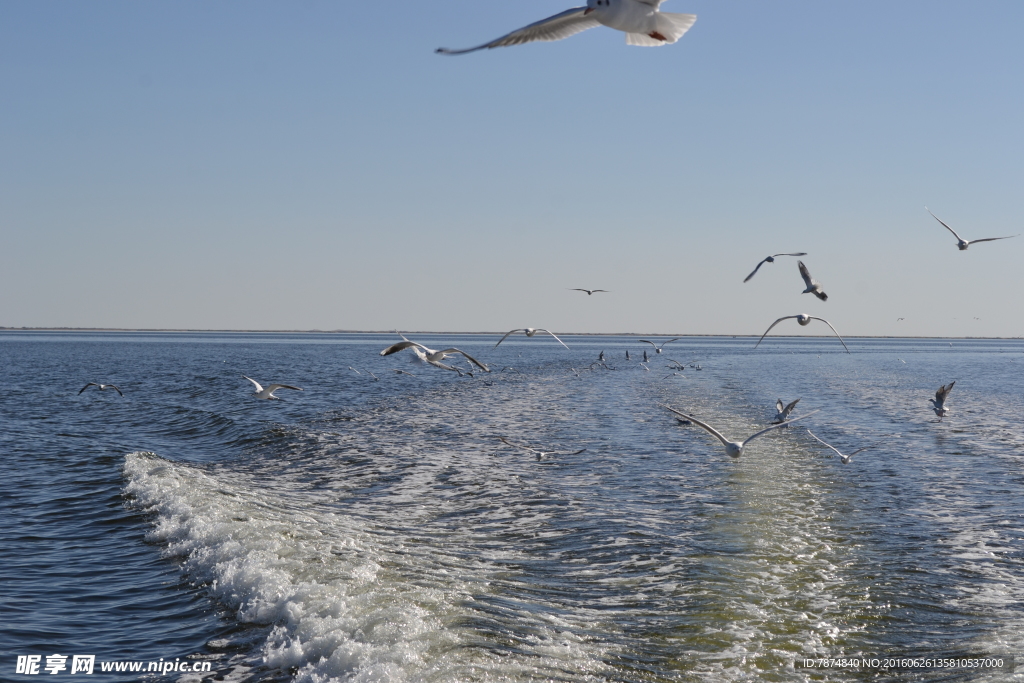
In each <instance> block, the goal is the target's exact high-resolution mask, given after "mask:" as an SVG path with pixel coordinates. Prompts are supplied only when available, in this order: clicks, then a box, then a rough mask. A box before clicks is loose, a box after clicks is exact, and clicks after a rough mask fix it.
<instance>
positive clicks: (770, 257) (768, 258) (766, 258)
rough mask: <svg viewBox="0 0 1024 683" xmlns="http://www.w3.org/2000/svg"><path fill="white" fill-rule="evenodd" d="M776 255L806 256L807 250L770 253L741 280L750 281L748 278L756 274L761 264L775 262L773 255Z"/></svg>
mask: <svg viewBox="0 0 1024 683" xmlns="http://www.w3.org/2000/svg"><path fill="white" fill-rule="evenodd" d="M776 256H807V252H806V251H798V252H796V253H794V254H772V255H771V256H766V257H765V259H764V260H763V261H761V262H760V263H758V264H757V268H754V272H752V273H751V274H750V275H748V276H747V277H746V278H745V279H744V280H743V281H744V282H750V279H751V278H752V277H754V276H755V275H757V271H759V270H760V269H761V266H763V265H764V264H766V263H775V257H776Z"/></svg>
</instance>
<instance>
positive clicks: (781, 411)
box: [772, 398, 800, 424]
mask: <svg viewBox="0 0 1024 683" xmlns="http://www.w3.org/2000/svg"><path fill="white" fill-rule="evenodd" d="M799 402H800V399H797V400H795V401H793V402H792V403H790V404H789V405H785V404H783V402H782V399H781V398H780V399H779V400H778V401H776V402H775V419H774V420H772V423H773V424H779V423H780V422H785V421H786V420H788V419H789V414H790V413H792V412H793V409H794V408H796V404H797V403H799Z"/></svg>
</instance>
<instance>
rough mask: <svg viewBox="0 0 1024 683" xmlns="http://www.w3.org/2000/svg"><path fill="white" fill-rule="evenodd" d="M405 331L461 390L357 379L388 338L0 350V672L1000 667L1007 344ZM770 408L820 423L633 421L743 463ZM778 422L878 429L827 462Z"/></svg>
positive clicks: (402, 362) (1016, 391)
mask: <svg viewBox="0 0 1024 683" xmlns="http://www.w3.org/2000/svg"><path fill="white" fill-rule="evenodd" d="M420 337H422V339H421V338H420ZM414 338H416V339H419V340H420V341H423V342H424V343H427V344H428V345H432V346H437V345H438V344H442V345H455V346H459V347H461V348H464V349H466V350H467V351H469V352H470V353H471V354H472V355H474V356H475V357H477V358H479V359H480V360H483V361H484V362H486V363H489V364H490V365H491V368H492V370H493V372H491V373H489V374H487V373H480V372H478V373H476V374H475V376H474V377H468V376H467V377H458V376H456V375H455V373H449V372H444V371H442V370H438V369H435V368H431V367H429V366H424V365H418V364H414V363H412V362H411V359H410V358H409V357H406V354H407V353H408V352H403V353H402V354H399V355H396V356H390V357H387V358H381V357H379V356H378V355H377V352H378V351H379V350H380V349H382V348H384V346H386V345H387V344H390V343H391V342H392V341H394V336H393V335H383V336H382V335H354V334H353V335H342V334H299V335H287V334H241V333H238V334H213V333H204V334H199V333H195V334H184V333H181V334H173V333H139V334H129V333H94V334H85V333H70V332H68V333H45V334H44V333H29V332H24V333H17V332H8V333H3V334H0V363H2V369H3V371H4V372H3V375H4V378H5V382H6V384H7V386H6V387H5V388H6V392H5V393H3V394H2V395H0V421H2V422H0V424H2V425H3V428H2V430H0V444H2V446H3V459H2V462H0V467H2V468H3V470H2V471H3V474H4V476H5V478H6V479H7V480H8V486H7V487H6V489H5V492H6V494H5V495H4V496H3V497H2V498H0V512H2V513H3V514H2V522H0V547H2V548H3V556H4V560H3V562H2V563H0V579H2V583H0V585H2V591H3V592H2V595H0V598H2V601H3V603H2V604H3V614H4V617H5V618H4V619H3V620H2V623H0V647H2V649H3V658H2V661H0V679H3V680H8V679H10V680H26V681H27V680H36V677H33V676H18V675H16V674H15V673H14V671H15V659H16V656H17V655H29V654H40V655H44V656H45V655H49V654H53V653H62V654H65V655H71V654H95V655H96V659H97V661H108V660H109V661H113V660H146V661H155V660H159V659H160V658H163V659H164V660H175V659H180V660H186V661H199V662H202V661H210V662H211V668H212V673H211V674H206V677H207V678H208V679H211V680H213V679H214V678H211V677H215V680H231V681H244V680H251V681H293V680H294V681H330V680H339V681H540V680H553V681H591V680H593V681H605V680H610V681H690V680H693V681H698V680H700V681H704V680H721V681H747V680H765V681H790V680H793V681H799V680H822V677H823V676H824V677H826V678H827V679H828V680H875V679H877V680H897V679H898V680H949V678H948V674H946V673H942V672H937V671H923V670H922V671H916V672H915V671H903V672H898V673H889V674H883V673H880V672H869V671H866V670H862V671H838V670H832V671H830V672H828V673H827V674H823V673H821V672H819V671H811V670H808V669H806V668H801V667H800V666H799V661H800V660H801V659H802V658H804V657H811V656H819V657H820V656H831V657H843V656H846V657H851V656H862V655H899V656H947V657H948V656H955V655H968V654H970V655H1008V654H1017V655H1020V654H1021V653H1024V604H1022V600H1024V573H1022V569H1024V557H1022V551H1024V538H1022V524H1021V522H1022V514H1024V512H1022V511H1024V488H1022V481H1024V474H1022V468H1021V466H1022V464H1024V427H1022V424H1021V417H1022V415H1024V410H1022V409H1024V373H1022V370H1024V342H1021V341H1019V340H1001V341H995V340H988V341H963V340H952V345H951V344H950V341H947V340H857V339H854V340H847V341H848V343H849V344H850V347H851V349H852V351H853V353H852V354H845V353H842V347H841V346H840V345H839V344H838V343H837V342H836V341H835V340H834V339H827V338H821V339H792V338H789V339H787V338H774V339H770V340H767V341H766V343H765V344H762V346H761V347H760V348H758V349H757V350H756V351H754V350H752V346H753V343H752V340H749V339H730V338H692V339H691V338H688V339H684V340H680V341H678V342H673V343H672V344H669V345H668V346H667V347H665V349H666V350H665V353H664V354H662V355H660V356H657V355H652V360H651V362H650V363H649V366H648V367H649V368H650V369H649V370H647V369H645V368H644V366H642V365H641V364H640V363H639V362H638V361H637V357H638V356H640V354H641V353H642V352H643V350H644V348H645V347H646V346H647V345H644V344H640V343H638V342H637V341H636V340H635V339H632V338H629V337H575V338H574V337H567V338H566V339H565V340H566V342H567V343H568V344H569V345H570V346H571V347H572V349H571V351H566V350H565V349H563V348H562V347H560V346H558V345H557V344H555V343H554V342H553V341H552V340H550V339H548V340H543V339H541V338H540V337H537V338H534V339H526V338H525V337H521V338H519V339H515V338H509V339H508V340H506V341H505V342H504V343H503V344H502V345H501V346H500V347H499V348H498V349H496V350H494V349H492V348H491V347H492V345H493V343H494V342H495V341H496V339H497V338H496V337H491V336H486V335H484V336H459V337H453V336H449V337H443V336H438V335H420V336H418V337H414ZM837 347H838V348H837ZM441 348H443V347H441ZM647 348H649V347H647ZM626 349H629V350H630V352H631V355H632V356H633V360H632V361H628V362H627V361H626V360H625V358H624V353H625V350H626ZM602 350H603V351H605V353H606V356H607V358H608V366H609V367H607V368H606V367H601V366H596V367H593V368H591V369H587V368H588V365H589V364H590V363H591V362H592V361H594V360H596V358H597V355H598V352H600V351H602ZM669 358H672V359H675V360H678V361H681V362H683V363H685V364H687V365H689V364H690V363H691V362H692V363H693V364H699V365H700V367H701V370H699V371H698V370H697V369H696V368H695V367H687V369H686V370H685V371H683V372H682V373H680V374H672V373H671V371H670V370H669V369H668V368H667V365H668V361H667V359H669ZM349 366H353V367H354V368H356V369H357V370H359V371H360V372H361V374H356V372H354V371H353V370H350V369H349ZM572 368H575V369H576V371H573V370H572ZM393 369H401V370H405V371H408V372H411V373H413V375H414V376H408V375H402V374H397V373H395V372H393V371H392V370H393ZM367 370H370V371H372V372H374V373H375V374H376V375H377V376H378V377H379V381H375V380H374V379H373V377H371V376H370V375H369V374H368V373H367V372H366V371H367ZM242 374H246V375H249V376H251V377H255V378H257V379H260V380H261V381H263V380H265V381H266V382H272V381H280V382H284V383H292V384H296V385H298V386H301V387H303V388H304V389H305V391H303V392H302V393H299V392H290V391H287V390H281V391H279V395H280V396H281V398H282V399H283V400H281V401H258V400H256V399H253V398H252V397H251V395H250V394H251V391H252V389H251V386H250V385H249V383H248V382H247V381H246V380H245V379H242V377H241V375H242ZM952 380H956V386H955V388H954V390H953V392H952V394H951V397H950V401H949V404H950V407H951V408H952V414H951V415H950V417H948V418H946V419H945V420H943V421H942V422H941V423H940V422H937V421H936V418H935V416H934V414H933V413H932V412H931V411H930V409H929V404H928V399H929V398H930V397H931V396H932V395H933V394H934V392H935V389H937V388H938V386H939V385H940V384H944V383H948V382H950V381H952ZM89 381H97V382H99V381H104V382H113V383H115V384H117V385H118V386H119V387H121V389H122V390H123V391H124V394H125V395H124V397H123V398H121V397H118V396H117V395H116V394H114V393H112V392H109V391H107V392H102V393H101V392H99V391H96V390H95V389H94V388H92V389H89V390H87V391H86V392H85V393H82V394H81V395H78V394H77V393H76V392H77V391H78V389H79V388H81V386H82V385H84V384H85V383H86V382H89ZM797 397H800V398H801V401H800V404H799V405H798V409H797V412H796V415H797V416H799V415H800V414H802V413H806V412H809V411H810V410H812V409H815V408H821V409H822V411H821V413H819V414H817V415H815V416H813V417H810V418H808V419H807V420H806V422H805V423H800V424H798V425H797V426H794V427H789V428H786V429H781V430H776V431H774V432H771V433H769V434H768V435H765V436H764V437H761V438H760V439H758V440H756V441H753V442H751V444H750V445H749V446H748V447H747V450H746V451H745V452H744V454H743V456H742V457H741V458H739V459H737V460H731V459H729V458H728V457H726V456H725V454H724V451H723V449H722V447H721V446H720V445H719V444H718V442H717V441H714V440H713V439H712V437H710V435H708V434H707V433H705V432H703V431H702V430H699V429H698V428H696V427H693V426H685V425H681V424H679V422H678V421H677V420H676V419H675V418H674V417H673V416H672V415H671V414H670V413H668V412H667V411H665V410H664V409H662V408H659V407H658V406H657V404H658V403H667V404H670V405H672V406H674V407H676V408H679V409H682V410H685V411H688V412H691V413H693V414H695V415H697V416H699V417H702V418H706V419H707V420H708V421H709V422H711V423H712V424H714V425H715V426H717V427H718V428H719V429H721V430H722V431H724V432H726V433H727V435H729V436H734V437H739V438H742V437H745V436H747V435H749V434H751V433H753V432H755V431H758V430H759V429H762V428H763V427H764V426H766V425H767V424H768V422H769V420H770V419H771V418H772V417H773V416H774V409H773V408H772V405H773V404H774V403H775V400H776V399H777V398H782V399H783V400H784V401H789V400H792V399H794V398H797ZM800 425H805V426H807V427H810V428H811V429H812V430H814V432H815V433H816V434H818V435H819V436H821V437H822V438H824V439H825V440H826V441H829V442H830V443H833V444H834V445H836V446H837V447H838V448H840V450H843V451H844V452H849V451H850V450H854V449H856V448H859V447H860V446H863V445H866V444H868V443H872V442H874V441H876V440H878V439H880V438H882V437H884V436H885V435H888V434H892V433H899V435H900V436H899V437H898V438H888V439H886V440H884V441H883V443H881V444H880V445H878V446H877V447H875V448H873V449H871V450H868V451H865V452H863V453H860V454H858V455H857V456H856V457H855V458H854V459H853V461H852V463H851V464H849V465H846V466H844V465H842V464H840V462H839V460H838V459H837V458H833V457H829V453H830V452H829V451H827V449H825V448H824V447H822V446H820V445H819V444H818V443H817V442H815V441H814V440H813V439H812V438H811V437H810V436H809V435H808V434H807V432H806V430H805V429H804V428H803V427H802V426H800ZM498 437H505V438H507V439H509V440H510V441H514V442H520V443H524V444H528V445H531V446H533V447H534V448H537V449H541V450H555V451H559V452H560V453H565V452H570V451H574V450H578V449H581V448H586V451H585V452H584V453H581V454H578V455H563V454H554V455H547V456H544V457H543V458H540V459H538V458H537V457H535V456H534V455H533V454H532V453H529V452H527V451H525V450H519V449H516V448H513V447H510V446H508V445H506V444H504V443H502V442H501V441H500V440H499V439H498ZM961 673H962V672H961ZM43 675H47V674H43ZM65 676H67V677H70V675H69V673H68V672H66V671H65V672H63V674H62V675H61V676H60V677H59V678H58V679H55V680H63V679H64V677H65ZM72 678H74V677H72ZM201 678H202V676H195V675H191V674H189V675H185V674H169V675H167V676H159V675H156V674H149V675H148V676H147V675H136V676H135V678H132V675H129V674H103V673H101V672H99V671H98V670H97V672H96V673H95V674H94V675H93V676H92V677H89V678H81V680H101V681H104V680H111V681H125V680H135V679H138V680H154V681H155V680H181V681H197V680H200V679H201ZM1011 678H1013V676H1012V675H1011V674H1009V673H1008V672H1005V671H1004V672H999V673H991V674H988V675H982V674H979V673H977V672H973V673H967V674H964V677H963V678H957V679H956V680H1006V679H1011ZM1021 678H1024V676H1021Z"/></svg>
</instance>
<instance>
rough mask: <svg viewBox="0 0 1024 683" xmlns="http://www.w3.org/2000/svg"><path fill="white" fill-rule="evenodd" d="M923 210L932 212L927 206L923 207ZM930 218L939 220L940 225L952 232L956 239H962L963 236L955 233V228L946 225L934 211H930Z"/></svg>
mask: <svg viewBox="0 0 1024 683" xmlns="http://www.w3.org/2000/svg"><path fill="white" fill-rule="evenodd" d="M924 210H925V211H927V212H928V213H932V211H931V209H929V208H928V207H927V206H926V207H924ZM932 218H934V219H935V220H937V221H939V223H940V224H941V225H942V227H944V228H945V229H946V230H949V231H950V232H951V233H953V237H955V238H957V239H958V240H962V239H963V237H961V236H960V235H958V234H956V230H954V229H953V228H951V227H949V226H948V225H946V224H945V223H943V222H942V219H941V218H939V217H938V216H936V215H935V214H934V213H932Z"/></svg>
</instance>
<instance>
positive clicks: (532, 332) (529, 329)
mask: <svg viewBox="0 0 1024 683" xmlns="http://www.w3.org/2000/svg"><path fill="white" fill-rule="evenodd" d="M516 332H525V333H526V336H527V337H532V336H533V335H535V334H537V333H538V332H547V333H548V334H550V335H551V336H552V337H555V341H557V342H558V343H559V344H561V345H562V346H565V342H564V341H562V340H561V339H559V338H558V337H556V336H555V333H554V332H552V331H550V330H545V329H544V328H543V327H537V328H533V327H518V328H516V329H514V330H510V331H509V332H507V333H505V336H504V337H502V338H501V339H499V340H498V344H500V343H501V342H503V341H505V339H507V338H508V336H509V335H510V334H515V333H516ZM498 344H495V345H494V348H498ZM565 348H569V347H568V346H565Z"/></svg>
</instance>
